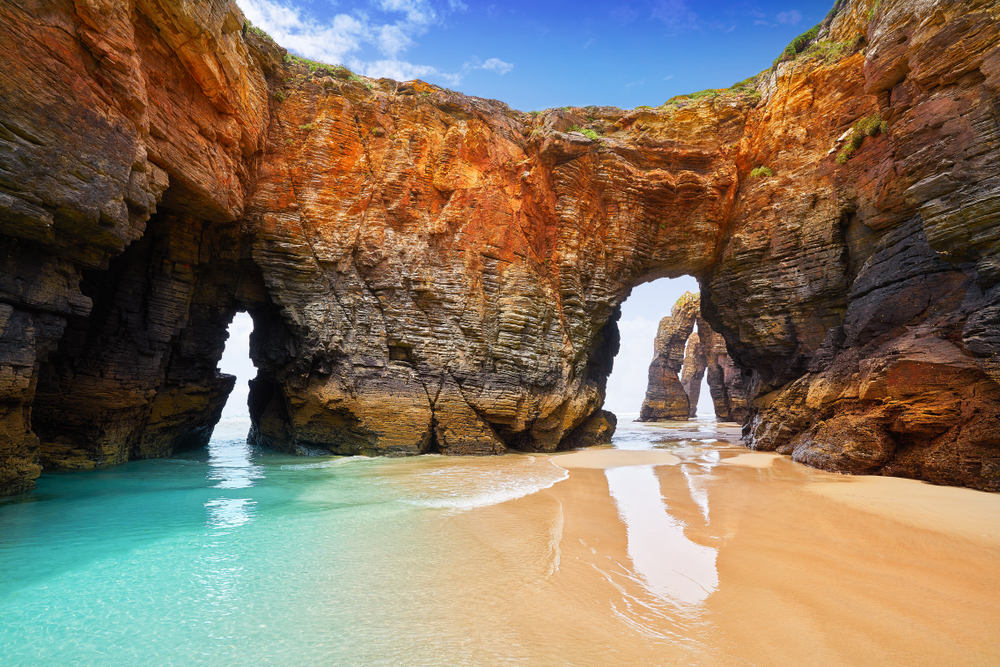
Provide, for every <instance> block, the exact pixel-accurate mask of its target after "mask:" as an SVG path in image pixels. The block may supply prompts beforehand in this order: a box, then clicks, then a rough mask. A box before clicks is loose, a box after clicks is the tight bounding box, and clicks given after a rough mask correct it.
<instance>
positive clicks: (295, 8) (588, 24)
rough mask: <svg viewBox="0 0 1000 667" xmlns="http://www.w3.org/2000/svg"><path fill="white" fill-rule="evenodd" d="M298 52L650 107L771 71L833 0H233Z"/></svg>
mask: <svg viewBox="0 0 1000 667" xmlns="http://www.w3.org/2000/svg"><path fill="white" fill-rule="evenodd" d="M237 2H238V4H239V5H240V7H241V8H242V9H243V11H244V13H245V14H246V16H247V18H248V19H250V20H251V21H252V22H253V23H254V25H257V26H258V27H261V28H263V29H264V30H266V31H267V32H268V33H269V34H270V35H271V36H272V37H273V38H274V39H275V40H276V41H277V42H278V43H279V44H281V45H282V46H284V47H286V48H288V49H289V50H291V51H292V52H294V53H297V54H298V55H301V56H304V57H307V58H311V59H314V60H320V61H323V62H327V63H330V64H343V65H347V66H348V67H350V68H351V69H352V70H354V71H356V72H358V73H360V74H364V75H366V76H373V77H382V76H388V77H390V78H394V79H398V80H401V81H402V80H408V79H414V78H419V79H423V80H425V81H428V82H430V83H434V84H437V85H440V86H444V87H447V88H451V89H453V90H458V91H461V92H463V93H466V94H469V95H477V96H479V97H487V98H495V99H499V100H503V101H504V102H506V103H508V104H509V105H511V106H512V107H514V108H515V109H521V110H522V111H532V110H536V109H546V108H551V107H558V106H566V105H572V106H585V105H591V104H593V105H612V106H618V107H621V108H634V107H636V106H639V105H641V104H646V105H650V106H656V105H659V104H662V103H663V102H665V101H666V100H667V99H669V98H670V97H673V96H674V95H679V94H684V93H691V92H695V91H698V90H704V89H705V88H724V87H728V86H730V85H732V84H733V83H736V82H737V81H741V80H743V79H745V78H747V77H749V76H752V75H754V74H757V73H758V72H760V71H762V70H764V69H766V68H768V67H770V66H771V63H772V61H773V60H774V58H775V57H776V56H777V55H778V54H779V53H781V51H782V49H784V47H785V46H786V45H787V44H788V43H789V42H790V41H791V40H792V39H793V38H794V37H796V36H797V35H799V34H801V33H803V32H805V31H806V30H808V29H809V28H811V27H812V26H813V25H815V24H816V23H818V22H820V21H821V20H822V19H823V17H824V16H826V13H827V12H828V11H829V9H830V7H832V5H833V0H729V1H723V0H700V1H696V0H581V1H575V2H570V1H569V0H552V1H541V2H539V1H537V0H536V1H534V2H525V1H524V0H508V1H506V2H500V1H496V2H494V1H492V0H487V1H485V2H475V1H473V0H237Z"/></svg>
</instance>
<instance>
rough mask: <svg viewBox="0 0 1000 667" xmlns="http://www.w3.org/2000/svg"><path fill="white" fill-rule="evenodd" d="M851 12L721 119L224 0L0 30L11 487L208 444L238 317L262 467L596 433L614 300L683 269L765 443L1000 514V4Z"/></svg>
mask: <svg viewBox="0 0 1000 667" xmlns="http://www.w3.org/2000/svg"><path fill="white" fill-rule="evenodd" d="M837 8H838V11H837V12H836V13H835V14H834V15H833V16H832V17H831V18H830V19H829V20H828V21H826V22H825V23H824V25H823V29H822V30H821V31H820V34H819V37H818V42H817V43H816V44H814V45H813V46H812V47H810V48H809V49H807V50H805V51H803V52H802V53H801V54H798V55H797V56H796V57H794V59H791V60H787V59H786V61H783V62H780V63H778V64H777V65H776V67H775V68H774V70H773V71H770V72H766V73H764V74H762V75H761V76H760V77H758V78H757V79H756V80H755V81H754V82H752V83H748V84H744V85H743V86H739V87H736V88H734V89H732V90H729V91H718V93H717V94H714V95H705V96H702V97H699V98H698V99H687V100H683V99H682V100H673V101H671V102H670V103H668V104H666V105H664V106H662V107H660V108H657V109H643V108H640V109H636V110H634V111H622V110H619V109H613V108H605V107H588V108H581V109H571V110H566V111H549V112H545V113H541V114H526V113H521V112H518V111H515V110H512V109H510V108H508V107H507V106H506V105H504V104H503V103H500V102H496V101H492V100H481V99H476V98H470V97H466V96H464V95H460V94H457V93H452V92H451V91H448V90H443V89H441V88H438V87H435V86H430V85H428V84H424V83H422V82H406V83H397V82H395V81H390V80H388V79H382V80H373V79H364V78H361V77H357V76H355V75H353V74H351V73H350V72H347V71H346V70H344V69H342V68H337V67H331V66H321V65H319V64H313V63H309V62H307V61H301V60H296V59H291V58H289V59H285V58H283V56H284V55H285V54H284V51H283V50H282V49H281V48H280V47H279V46H277V45H276V44H274V43H273V42H271V41H270V40H268V39H267V38H266V37H263V36H261V35H259V34H258V33H257V32H255V31H254V30H248V29H247V26H246V25H245V23H244V21H243V17H242V15H241V13H240V12H239V10H238V8H237V7H236V6H235V4H234V3H233V2H231V0H206V1H205V2H201V3H182V2H179V1H178V0H134V1H133V2H129V3H125V2H114V1H113V0H78V1H77V2H74V3H68V2H41V0H29V1H28V2H20V3H17V4H16V5H15V3H13V2H10V1H9V0H7V1H4V2H0V53H2V54H3V59H4V62H5V64H6V67H5V68H4V69H3V70H2V71H0V493H2V494H9V493H16V492H20V491H23V490H26V489H29V488H31V487H32V485H33V480H34V478H35V477H36V476H37V475H38V473H39V471H40V469H41V465H43V464H44V465H46V466H52V467H89V466H93V465H107V464H112V463H118V462H122V461H125V460H129V459H133V458H139V457H147V456H164V455H169V454H170V453H171V452H173V451H175V450H176V449H178V448H183V447H191V446H198V445H200V444H203V443H204V442H205V441H206V439H207V437H208V434H209V433H210V431H211V428H212V426H213V424H214V423H215V421H216V420H217V416H218V414H219V410H220V409H221V405H222V404H223V402H224V400H225V398H226V396H227V394H228V391H229V389H230V387H231V386H232V380H231V379H229V378H226V377H224V376H221V375H220V374H219V373H218V371H217V370H216V363H217V361H218V359H219V356H220V355H221V352H222V346H223V343H224V339H225V337H226V333H225V326H226V324H227V323H228V322H229V320H230V319H231V317H232V316H233V313H235V312H236V311H239V310H246V311H249V312H250V314H251V316H252V317H253V319H254V326H255V331H254V335H253V339H252V346H251V347H252V349H251V356H252V358H253V360H254V363H255V364H256V366H257V368H258V371H259V372H258V377H257V379H256V380H255V381H254V382H253V386H252V390H251V396H250V406H249V407H250V411H251V415H252V419H253V423H254V430H253V438H254V439H255V440H256V441H258V442H261V443H265V444H270V445H272V446H275V447H279V448H282V449H287V450H294V449H295V448H296V447H305V446H307V447H315V446H319V447H325V448H327V449H329V450H330V451H334V452H338V453H381V454H412V453H418V452H423V451H441V452H448V453H493V452H502V451H504V450H505V449H507V448H517V449H525V450H535V451H551V450H553V449H556V448H558V447H560V446H563V447H565V446H572V444H573V443H579V442H589V441H592V439H593V438H595V437H606V433H607V431H608V429H609V428H610V422H609V421H608V419H607V418H606V417H604V416H603V415H602V414H601V413H600V412H599V410H600V408H601V405H602V403H603V395H604V386H605V380H606V378H607V375H608V372H609V371H610V368H611V364H612V360H613V357H614V354H615V352H616V351H617V347H618V332H617V326H616V321H617V318H618V313H619V310H618V306H619V304H620V303H621V302H622V301H623V300H624V299H625V298H626V297H627V295H628V293H629V291H630V289H631V288H632V287H633V286H635V285H637V284H639V283H641V282H644V281H648V280H652V279H655V278H658V277H662V276H679V275H683V274H690V275H694V276H696V277H698V278H699V280H700V282H701V285H702V294H701V311H702V316H703V317H704V318H705V320H706V321H707V322H708V324H709V325H710V326H711V329H713V330H714V331H717V332H719V334H720V335H721V337H722V338H724V340H725V344H726V347H727V349H728V350H729V352H730V353H731V355H732V360H733V362H734V363H735V368H733V369H732V370H733V371H734V372H736V369H738V371H739V372H737V373H736V375H740V377H745V378H746V379H747V384H746V387H745V389H746V391H747V397H748V399H747V400H748V401H749V402H748V404H749V405H750V408H749V410H750V414H749V416H748V418H747V421H746V426H745V428H746V435H747V439H748V443H749V444H750V446H752V447H755V448H759V449H778V450H779V451H785V452H790V453H791V454H792V456H793V457H794V458H796V459H797V460H800V461H803V462H806V463H808V464H810V465H818V466H822V467H826V468H829V469H834V470H849V471H857V472H882V473H885V474H897V475H906V476H912V477H919V478H923V479H929V480H932V481H935V482H939V483H948V484H961V485H968V486H973V487H976V488H984V489H1000V440H998V436H997V435H995V433H994V431H995V429H993V428H991V426H990V425H991V424H996V423H997V422H996V419H997V418H998V416H1000V415H998V410H1000V385H998V384H997V382H998V381H1000V376H998V365H997V359H998V357H997V354H998V352H1000V338H998V337H997V335H996V331H998V330H1000V329H998V324H1000V322H998V320H1000V287H998V284H1000V259H998V257H1000V252H998V247H997V243H998V238H1000V225H998V224H997V221H998V216H1000V159H998V157H1000V156H998V152H1000V143H998V139H1000V122H998V110H997V103H996V100H997V99H998V92H1000V20H998V19H1000V14H998V13H1000V9H998V7H997V6H996V3H994V2H988V1H986V0H959V1H957V2H944V1H943V0H939V1H933V0H882V1H881V2H875V0H847V1H844V0H841V1H839V2H838V3H837ZM792 51H793V52H794V51H795V49H792ZM790 57H791V56H790ZM876 116H877V119H876ZM859 121H861V122H860V123H859ZM855 125H857V131H852V128H854V127H855ZM574 126H578V127H581V128H586V129H588V130H590V131H592V132H596V133H598V134H599V135H600V136H599V138H597V139H593V138H589V137H588V136H585V135H584V134H581V133H579V132H576V131H570V130H571V128H573V127H574ZM761 166H767V167H769V168H770V170H771V172H772V173H773V175H772V176H762V177H759V176H758V177H755V176H753V175H752V174H760V173H767V172H761V171H760V170H757V171H755V169H756V168H758V167H761ZM704 344H705V348H704V349H705V350H706V355H707V356H706V363H707V364H708V372H709V374H710V376H711V374H712V373H713V370H712V369H713V365H712V364H711V363H710V362H709V360H708V357H711V354H710V353H709V352H708V350H710V349H711V350H716V349H721V348H719V347H718V346H717V344H716V343H714V342H713V343H712V344H711V346H709V344H708V343H707V342H705V343H704ZM715 368H717V369H718V368H722V366H720V365H718V364H717V365H716V366H715ZM715 372H721V373H723V374H725V373H726V372H727V371H726V370H722V371H715ZM730 399H731V400H735V401H736V402H735V403H732V405H734V406H735V407H731V408H730V409H731V410H734V411H735V412H734V414H733V416H736V412H738V411H739V410H741V409H743V408H741V406H740V405H739V401H740V399H739V398H738V397H737V398H733V397H730ZM730 399H727V400H730ZM595 415H596V416H595ZM602 420H603V421H602ZM595 434H596V435H595ZM601 434H605V435H601Z"/></svg>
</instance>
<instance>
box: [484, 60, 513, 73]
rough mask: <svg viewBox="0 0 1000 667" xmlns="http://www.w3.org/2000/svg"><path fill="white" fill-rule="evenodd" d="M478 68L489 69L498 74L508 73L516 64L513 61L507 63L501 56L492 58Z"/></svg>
mask: <svg viewBox="0 0 1000 667" xmlns="http://www.w3.org/2000/svg"><path fill="white" fill-rule="evenodd" d="M478 69H485V70H489V71H491V72H496V73H497V74H506V73H507V72H509V71H511V70H512V69H514V65H513V64H512V63H505V62H504V61H502V60H500V59H499V58H490V59H489V60H487V61H486V62H484V63H483V64H482V65H480V66H479V68H478Z"/></svg>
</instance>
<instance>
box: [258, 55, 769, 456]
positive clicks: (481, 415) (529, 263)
mask: <svg viewBox="0 0 1000 667" xmlns="http://www.w3.org/2000/svg"><path fill="white" fill-rule="evenodd" d="M293 72H294V73H295V74H296V77H293V78H292V80H291V81H290V82H289V83H288V84H286V85H285V86H284V87H283V88H282V89H281V91H282V92H281V93H280V94H279V95H278V96H279V97H282V98H283V101H281V102H280V103H279V104H276V105H275V108H274V111H273V113H274V119H273V121H272V123H271V126H270V132H269V135H268V148H267V152H266V154H267V158H266V159H265V161H264V163H263V164H262V167H261V171H260V176H259V180H258V186H257V190H256V192H255V194H254V197H253V198H252V200H251V202H250V204H249V207H248V211H247V216H246V220H247V222H248V226H249V227H250V228H251V229H252V230H253V234H254V239H253V258H254V261H255V262H256V263H257V264H258V265H259V266H260V267H261V270H262V272H263V275H264V279H265V282H266V284H267V288H268V292H269V293H270V294H271V296H272V298H274V300H275V302H276V303H277V304H278V305H279V306H280V307H281V309H282V316H283V319H284V322H285V324H286V326H285V327H283V328H280V329H279V328H275V329H273V330H269V333H268V334H266V336H267V344H268V345H269V346H270V348H271V349H278V348H280V349H282V350H287V353H286V354H284V355H282V356H268V357H267V358H266V359H265V358H264V357H263V356H262V355H258V357H257V358H258V362H259V363H258V366H259V368H260V380H259V382H258V383H257V384H255V385H254V389H253V390H252V391H253V393H254V396H252V397H251V404H252V406H253V411H252V414H253V415H254V417H255V428H254V435H253V437H254V439H255V440H257V441H258V442H262V443H266V444H269V445H271V446H273V447H278V448H290V447H317V446H320V447H326V448H328V449H330V450H332V451H334V452H337V453H344V454H348V453H365V454H416V453H420V452H425V451H441V452H445V453H455V454H460V453H461V454H492V453H499V452H503V451H504V450H505V449H507V448H509V447H510V448H516V449H521V450H530V451H552V450H555V449H557V448H558V447H560V444H561V443H563V444H564V445H565V444H566V443H567V442H575V440H576V439H575V438H570V439H569V440H568V441H567V436H569V435H570V434H571V433H572V432H573V431H574V429H576V428H577V427H579V426H580V425H581V424H583V423H584V421H585V420H587V419H588V418H589V417H590V416H591V415H592V414H594V412H595V411H596V410H598V409H599V408H600V407H601V405H602V403H603V399H604V386H605V381H606V378H607V375H608V373H609V372H610V369H611V362H612V358H613V356H614V354H615V353H616V352H617V349H618V334H617V328H616V324H615V320H616V319H617V314H616V307H617V305H618V304H619V303H621V301H623V300H624V298H625V297H626V296H627V295H628V293H629V290H630V289H631V287H632V286H633V285H635V284H636V283H637V282H639V281H642V280H646V279H650V278H653V277H657V276H661V275H673V276H677V275H681V274H684V273H695V274H698V273H702V272H704V271H705V270H706V269H707V267H708V266H710V264H711V262H712V261H713V259H714V256H715V253H716V248H717V247H718V245H719V244H720V243H721V241H722V231H723V230H722V221H723V220H724V219H725V218H726V215H727V214H728V211H729V209H730V208H731V206H732V203H733V201H734V198H735V195H736V187H737V183H738V180H737V174H736V168H735V163H734V161H733V157H734V151H735V148H736V143H737V142H738V140H739V138H740V137H741V135H742V131H743V119H744V118H745V114H746V112H747V109H748V108H749V107H748V106H747V104H746V103H744V102H741V101H739V100H733V101H731V103H729V104H720V105H716V106H712V105H700V106H698V107H696V108H693V109H688V110H684V111H683V112H678V113H677V117H676V118H675V119H674V120H673V122H671V119H670V117H669V116H668V115H667V114H666V113H664V112H652V111H650V112H641V111H640V112H639V113H637V114H632V115H626V113H625V112H623V111H621V110H618V109H603V108H600V109H596V108H595V109H589V110H580V111H579V113H578V114H572V113H566V112H551V113H548V114H545V115H542V116H538V117H536V116H533V115H531V114H524V113H521V112H516V111H512V110H510V109H509V108H507V107H506V106H505V105H503V104H502V103H499V102H495V101H488V100H479V99H474V98H468V97H464V96H460V95H455V94H451V93H449V92H447V91H442V90H440V89H435V88H431V87H429V86H426V85H424V84H421V83H419V82H417V83H411V84H397V83H396V82H394V81H389V80H382V81H372V82H368V84H367V85H365V84H364V83H362V82H359V81H352V80H351V79H350V78H349V76H348V75H347V74H346V73H344V72H343V71H338V70H335V69H332V68H331V69H330V70H322V69H321V70H318V71H316V72H307V71H306V70H305V69H298V70H294V71H293ZM588 123H604V124H605V125H606V126H607V128H608V130H609V132H608V134H607V135H606V136H607V138H606V139H604V140H592V139H588V138H587V137H585V136H584V135H582V134H579V133H575V132H565V131H564V130H568V129H570V128H571V127H572V126H580V125H585V124H588ZM260 341H261V343H260V344H264V334H262V335H261V338H260ZM276 387H277V388H278V390H277V391H276V390H275V388H276Z"/></svg>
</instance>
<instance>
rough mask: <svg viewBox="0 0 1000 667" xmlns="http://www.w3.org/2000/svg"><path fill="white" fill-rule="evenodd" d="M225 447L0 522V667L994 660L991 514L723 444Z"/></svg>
mask: <svg viewBox="0 0 1000 667" xmlns="http://www.w3.org/2000/svg"><path fill="white" fill-rule="evenodd" d="M225 426H226V425H223V428H221V429H220V431H219V433H218V434H217V438H216V441H214V442H213V445H212V446H211V447H210V448H209V451H208V452H206V454H207V456H205V457H203V458H198V457H197V456H190V457H189V458H175V459H172V460H166V461H148V462H138V463H133V464H128V465H126V466H122V467H120V468H116V469H113V470H109V471H98V472H94V473H77V474H73V475H70V474H63V475H51V476H47V477H44V478H43V480H42V483H41V484H40V489H39V492H38V493H37V494H36V496H35V499H34V500H33V501H31V502H19V503H9V502H8V503H7V504H4V505H0V527H2V528H3V530H2V531H0V535H3V537H2V538H0V558H2V559H3V560H2V562H3V563H4V564H5V567H4V578H3V579H2V580H0V600H2V601H3V604H2V606H0V622H2V625H0V655H3V656H5V660H4V664H14V665H20V664H32V665H56V664H67V663H68V662H71V661H74V660H76V661H81V662H88V661H90V662H98V661H99V662H100V663H101V664H107V665H115V664H128V663H129V662H130V661H134V660H135V659H139V658H142V659H146V660H153V661H154V662H156V663H157V664H176V665H199V664H205V665H209V664H211V665H253V664H269V663H279V662H281V663H284V664H288V663H289V661H291V663H294V664H302V665H313V664H317V665H318V664H358V665H496V664H523V665H619V664H635V665H673V664H678V665H803V664H823V665H876V664H877V665H945V664H962V665H990V664H996V663H997V661H998V660H1000V648H998V647H1000V624H997V622H996V618H998V612H1000V601H998V600H997V599H996V596H995V594H994V592H995V591H996V590H998V589H1000V566H998V563H1000V558H998V556H1000V531H998V528H997V523H998V522H997V521H996V520H995V517H997V516H1000V496H997V495H994V494H988V493H983V492H978V491H971V490H967V489H958V488H952V487H935V486H931V485H928V484H925V483H922V482H917V481H913V480H901V479H893V478H879V477H853V476H846V475H836V474H832V473H826V472H822V471H817V470H813V469H810V468H806V467H804V466H800V465H798V464H796V463H793V462H791V461H790V460H789V459H788V458H787V457H783V456H778V455H774V454H769V453H758V452H750V451H748V450H746V449H745V448H743V447H741V446H740V445H739V444H738V442H737V438H738V427H736V426H735V425H733V424H728V425H727V424H716V423H714V422H708V421H700V422H699V421H695V422H688V423H676V424H671V423H661V424H638V423H631V422H628V421H626V420H622V423H621V424H620V429H619V432H618V434H616V436H615V440H614V443H613V445H612V446H611V447H604V448H591V449H588V450H582V451H576V452H565V453H557V454H554V455H547V454H510V455H507V456H503V457H477V458H454V457H444V456H423V457H416V458H409V459H365V458H363V457H354V458H337V457H317V458H301V457H300V458H295V457H287V456H279V455H276V454H273V453H270V452H266V451H262V450H253V449H252V448H248V447H246V445H245V444H242V443H240V441H239V439H238V435H233V434H229V435H227V431H226V429H225ZM233 428H234V429H235V431H234V433H236V434H238V433H239V428H240V427H239V425H238V424H237V425H235V426H234V427H233ZM227 437H229V440H226V438H227ZM227 443H228V444H227ZM129 479H131V480H133V483H132V484H123V482H124V481H127V480H129ZM74 499H75V501H76V502H75V509H74V510H73V511H72V512H67V511H66V508H67V507H69V504H70V502H71V501H72V500H74ZM56 534H58V535H61V544H63V545H64V546H63V548H62V549H61V550H59V551H58V552H55V553H54V552H53V550H52V549H51V544H52V540H53V539H54V538H53V535H56ZM41 560H44V562H45V566H44V567H41V568H39V567H38V563H39V562H40V561H41Z"/></svg>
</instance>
